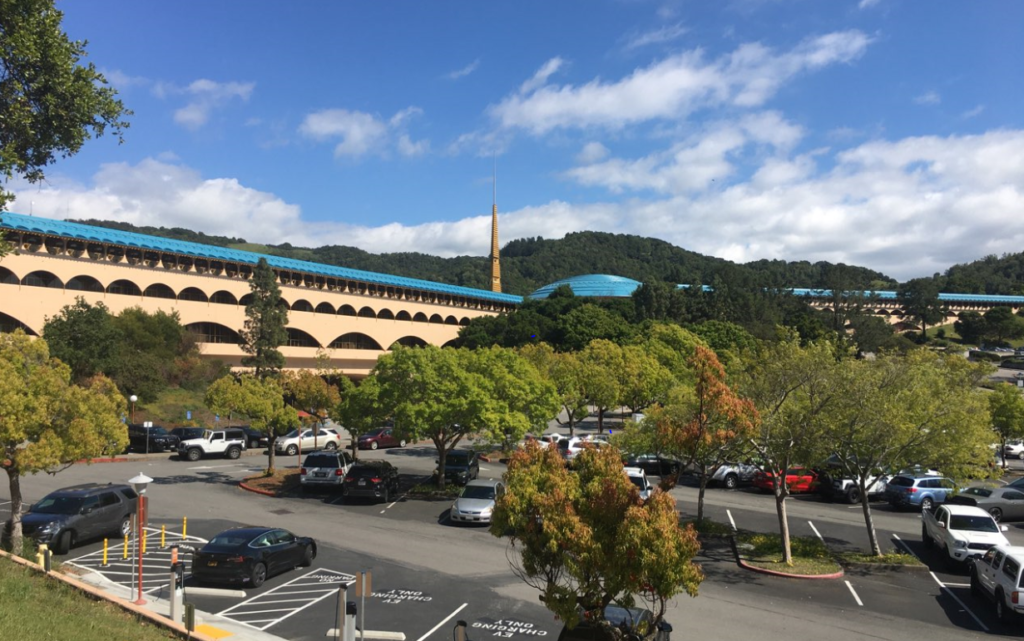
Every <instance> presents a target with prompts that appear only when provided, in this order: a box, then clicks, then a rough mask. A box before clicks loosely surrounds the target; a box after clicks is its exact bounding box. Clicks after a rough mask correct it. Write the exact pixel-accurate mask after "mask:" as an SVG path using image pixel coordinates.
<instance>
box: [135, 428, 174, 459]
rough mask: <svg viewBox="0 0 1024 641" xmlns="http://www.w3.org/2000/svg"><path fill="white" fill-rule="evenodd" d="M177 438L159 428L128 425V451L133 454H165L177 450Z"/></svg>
mask: <svg viewBox="0 0 1024 641" xmlns="http://www.w3.org/2000/svg"><path fill="white" fill-rule="evenodd" d="M178 440H179V439H178V437H177V436H175V435H174V434H171V433H170V432H168V431H167V430H165V429H164V428H162V427H159V426H149V427H147V426H145V425H133V424H129V425H128V449H130V450H132V451H133V452H144V453H146V454H149V453H150V452H166V451H168V450H176V449H178Z"/></svg>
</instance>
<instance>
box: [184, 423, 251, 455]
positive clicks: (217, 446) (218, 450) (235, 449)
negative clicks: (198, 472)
mask: <svg viewBox="0 0 1024 641" xmlns="http://www.w3.org/2000/svg"><path fill="white" fill-rule="evenodd" d="M245 441H246V438H245V432H243V431H242V430H238V429H234V428H227V429H223V430H203V435H202V436H201V437H199V438H191V439H189V440H187V441H181V442H180V443H178V458H179V459H181V460H183V461H184V460H189V461H198V460H199V459H201V458H203V457H204V456H223V457H224V458H229V459H236V458H238V457H239V456H241V455H242V450H244V449H245Z"/></svg>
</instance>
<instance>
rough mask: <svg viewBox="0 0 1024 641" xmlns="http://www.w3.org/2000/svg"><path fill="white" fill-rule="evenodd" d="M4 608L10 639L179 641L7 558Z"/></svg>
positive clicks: (1, 583)
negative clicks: (172, 640) (170, 640)
mask: <svg viewBox="0 0 1024 641" xmlns="http://www.w3.org/2000/svg"><path fill="white" fill-rule="evenodd" d="M0 603H2V604H3V607H0V630H3V631H4V638H7V639H75V640H76V641H110V640H111V639H133V640H137V641H157V640H164V641H165V640H166V639H177V637H176V636H175V635H173V634H171V633H170V632H168V631H165V630H163V629H161V628H158V627H156V626H153V625H150V624H149V623H145V622H143V621H141V620H139V619H138V618H136V617H135V616H133V615H131V614H129V613H127V612H125V611H124V610H122V609H121V608H119V607H117V606H115V605H113V604H110V603H107V602H105V601H94V600H93V599H91V598H89V597H87V596H86V595H84V594H82V593H81V592H79V591H78V590H76V589H75V588H73V587H71V586H69V585H66V584H64V583H62V582H60V581H57V580H55V579H52V578H47V577H46V576H44V575H41V574H39V573H37V572H34V571H32V570H30V569H28V568H23V567H22V566H20V565H17V564H15V563H13V562H12V561H10V560H8V559H0ZM58 611H59V613H60V614H59V616H55V613H56V612H58Z"/></svg>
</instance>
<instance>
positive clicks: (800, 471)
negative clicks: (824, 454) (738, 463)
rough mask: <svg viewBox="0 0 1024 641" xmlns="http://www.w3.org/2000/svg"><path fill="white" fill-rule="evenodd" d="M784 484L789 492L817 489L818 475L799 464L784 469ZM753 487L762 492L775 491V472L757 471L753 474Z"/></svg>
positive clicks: (796, 492) (795, 492) (797, 492)
mask: <svg viewBox="0 0 1024 641" xmlns="http://www.w3.org/2000/svg"><path fill="white" fill-rule="evenodd" d="M786 486H787V487H788V488H789V491H790V493H792V494H799V493H801V492H813V491H815V490H816V489H818V475H817V473H815V472H814V470H809V469H807V468H805V467H800V466H799V465H797V466H795V467H791V468H789V469H788V470H786ZM754 487H756V488H757V489H759V490H761V491H762V492H774V491H775V474H773V473H772V472H758V473H757V474H755V475H754Z"/></svg>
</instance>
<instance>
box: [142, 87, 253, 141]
mask: <svg viewBox="0 0 1024 641" xmlns="http://www.w3.org/2000/svg"><path fill="white" fill-rule="evenodd" d="M255 88H256V83H254V82H215V81H213V80H206V79H200V80H196V81H194V82H193V83H192V84H190V85H189V86H187V87H184V88H179V87H174V86H172V85H168V84H164V83H158V84H157V85H156V86H155V87H154V93H155V94H156V95H157V96H158V97H160V98H164V97H166V96H168V95H171V94H184V95H188V96H190V97H191V99H190V101H189V102H188V104H186V105H185V106H184V107H181V108H180V109H178V110H177V111H175V112H174V122H176V123H178V124H179V125H181V126H183V127H185V128H186V129H191V130H193V131H194V130H196V129H199V128H200V127H202V126H203V125H205V124H206V123H207V122H208V121H209V119H210V112H212V111H213V110H214V109H217V108H219V107H222V106H224V105H225V104H227V103H228V102H230V101H231V100H233V99H239V100H241V101H242V102H248V100H249V97H250V96H251V95H252V92H253V89H255Z"/></svg>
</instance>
